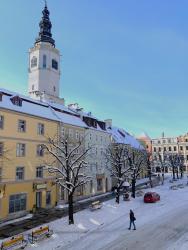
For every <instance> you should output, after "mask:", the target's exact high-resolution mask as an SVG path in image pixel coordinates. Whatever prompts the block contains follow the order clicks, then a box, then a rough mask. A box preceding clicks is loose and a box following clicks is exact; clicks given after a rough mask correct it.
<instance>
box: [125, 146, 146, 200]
mask: <svg viewBox="0 0 188 250" xmlns="http://www.w3.org/2000/svg"><path fill="white" fill-rule="evenodd" d="M128 160H129V166H130V168H131V171H132V173H131V182H132V197H133V198H135V191H136V180H137V179H138V177H139V176H140V174H141V173H142V171H143V170H144V169H146V168H147V165H146V164H147V153H146V151H143V150H139V149H135V148H132V149H131V150H130V152H129V159H128Z"/></svg>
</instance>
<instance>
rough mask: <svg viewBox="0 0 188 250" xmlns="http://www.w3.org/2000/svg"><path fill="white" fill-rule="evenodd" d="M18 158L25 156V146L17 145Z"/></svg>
mask: <svg viewBox="0 0 188 250" xmlns="http://www.w3.org/2000/svg"><path fill="white" fill-rule="evenodd" d="M16 156H18V157H22V156H25V144H23V143H17V145H16Z"/></svg>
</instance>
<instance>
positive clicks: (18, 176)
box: [16, 167, 24, 181]
mask: <svg viewBox="0 0 188 250" xmlns="http://www.w3.org/2000/svg"><path fill="white" fill-rule="evenodd" d="M16 180H17V181H20V180H24V167H17V168H16Z"/></svg>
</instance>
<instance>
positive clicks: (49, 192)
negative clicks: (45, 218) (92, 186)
mask: <svg viewBox="0 0 188 250" xmlns="http://www.w3.org/2000/svg"><path fill="white" fill-rule="evenodd" d="M19 102H20V103H19ZM20 104H21V106H20ZM32 113H33V114H32ZM38 113H41V116H43V117H39V116H37V114H38ZM45 116H46V117H45ZM48 117H50V118H48ZM52 117H53V116H52V115H51V111H50V110H49V108H48V107H45V106H42V105H38V104H36V103H30V102H28V101H25V100H22V99H21V98H19V97H12V98H11V96H8V95H5V94H3V95H2V93H1V101H0V120H1V122H0V221H4V220H7V219H12V218H16V217H20V216H22V215H24V214H26V213H28V212H30V211H32V212H33V211H35V210H36V209H40V208H51V207H53V206H55V205H56V203H57V190H56V189H57V188H56V184H55V179H54V177H53V176H51V175H49V174H48V172H47V171H46V170H45V168H44V166H45V163H46V161H48V160H47V158H48V157H49V156H47V155H45V153H44V151H43V150H42V144H45V143H46V142H47V138H49V137H51V138H54V137H57V136H58V129H59V122H58V121H57V120H55V118H54V120H53V119H52Z"/></svg>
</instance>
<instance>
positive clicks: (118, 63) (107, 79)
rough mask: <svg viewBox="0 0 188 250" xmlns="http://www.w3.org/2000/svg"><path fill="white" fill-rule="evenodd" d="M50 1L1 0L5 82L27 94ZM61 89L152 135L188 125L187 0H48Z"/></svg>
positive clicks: (1, 76)
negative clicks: (32, 56) (33, 52)
mask: <svg viewBox="0 0 188 250" xmlns="http://www.w3.org/2000/svg"><path fill="white" fill-rule="evenodd" d="M43 6H44V3H43V1H42V0H32V1H29V0H14V1H12V0H1V5H0V25H1V31H0V45H1V46H0V86H1V87H4V88H7V89H10V90H14V91H17V92H20V93H23V94H27V76H28V75H27V68H28V49H29V48H30V47H32V46H33V44H34V41H35V38H36V37H37V34H38V31H39V27H38V23H39V21H40V19H41V11H42V8H43ZM48 7H49V10H50V12H51V13H50V17H51V21H52V24H53V28H52V33H53V38H54V39H55V40H56V47H57V48H58V49H60V51H61V54H62V64H61V71H62V77H61V96H62V97H64V98H65V99H66V103H67V104H68V103H75V102H77V103H79V104H80V106H82V107H85V109H86V110H87V111H91V112H92V113H93V114H95V115H96V116H98V117H99V118H101V119H106V118H112V119H113V124H114V125H117V126H120V127H123V128H125V129H126V130H128V131H129V132H131V133H133V134H135V135H138V134H140V133H141V132H142V131H146V132H147V133H148V134H149V135H150V136H151V137H156V136H160V135H161V133H162V132H163V131H164V132H165V134H166V135H180V134H182V133H186V132H188V127H187V124H188V115H187V102H188V101H187V100H188V98H187V96H188V14H187V13H188V1H187V0H181V1H178V0H93V1H92V0H48Z"/></svg>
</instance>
